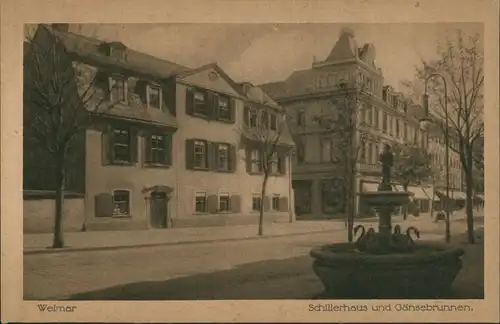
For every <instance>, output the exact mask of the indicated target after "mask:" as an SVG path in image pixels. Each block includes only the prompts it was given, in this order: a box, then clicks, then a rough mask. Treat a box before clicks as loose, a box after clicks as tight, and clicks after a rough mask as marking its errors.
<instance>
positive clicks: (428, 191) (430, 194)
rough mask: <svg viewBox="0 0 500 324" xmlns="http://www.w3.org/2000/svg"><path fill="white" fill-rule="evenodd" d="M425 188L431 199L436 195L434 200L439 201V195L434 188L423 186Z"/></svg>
mask: <svg viewBox="0 0 500 324" xmlns="http://www.w3.org/2000/svg"><path fill="white" fill-rule="evenodd" d="M423 190H424V192H425V193H426V194H427V196H428V197H429V199H431V200H432V197H434V201H439V196H438V195H437V194H436V193H435V192H434V189H433V188H423Z"/></svg>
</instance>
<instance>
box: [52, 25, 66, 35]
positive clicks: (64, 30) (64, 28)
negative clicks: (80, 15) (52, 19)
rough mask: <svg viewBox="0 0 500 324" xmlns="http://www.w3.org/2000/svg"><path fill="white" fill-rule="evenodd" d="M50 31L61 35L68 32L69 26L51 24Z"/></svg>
mask: <svg viewBox="0 0 500 324" xmlns="http://www.w3.org/2000/svg"><path fill="white" fill-rule="evenodd" d="M51 27H52V29H54V30H57V31H60V32H62V33H67V32H69V24H51Z"/></svg>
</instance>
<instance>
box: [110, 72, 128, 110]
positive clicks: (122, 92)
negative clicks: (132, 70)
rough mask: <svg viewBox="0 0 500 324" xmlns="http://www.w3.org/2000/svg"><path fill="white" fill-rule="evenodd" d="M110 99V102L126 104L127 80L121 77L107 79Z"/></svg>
mask: <svg viewBox="0 0 500 324" xmlns="http://www.w3.org/2000/svg"><path fill="white" fill-rule="evenodd" d="M109 91H110V99H111V101H112V102H122V103H126V102H127V80H126V79H125V78H124V77H121V76H112V77H110V78H109Z"/></svg>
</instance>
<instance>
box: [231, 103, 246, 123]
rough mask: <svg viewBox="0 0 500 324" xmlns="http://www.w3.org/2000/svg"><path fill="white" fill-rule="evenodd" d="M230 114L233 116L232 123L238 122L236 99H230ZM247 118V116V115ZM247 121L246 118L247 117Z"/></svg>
mask: <svg viewBox="0 0 500 324" xmlns="http://www.w3.org/2000/svg"><path fill="white" fill-rule="evenodd" d="M228 105H229V114H230V116H231V118H230V120H231V123H234V122H235V121H236V100H235V99H234V98H229V103H228ZM245 116H247V115H245ZM245 119H246V117H245Z"/></svg>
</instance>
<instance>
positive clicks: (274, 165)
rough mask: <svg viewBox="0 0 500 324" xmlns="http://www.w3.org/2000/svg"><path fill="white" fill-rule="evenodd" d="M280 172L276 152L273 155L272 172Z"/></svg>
mask: <svg viewBox="0 0 500 324" xmlns="http://www.w3.org/2000/svg"><path fill="white" fill-rule="evenodd" d="M278 172H279V157H278V154H277V153H276V152H274V153H273V154H272V155H271V174H273V173H278Z"/></svg>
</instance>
